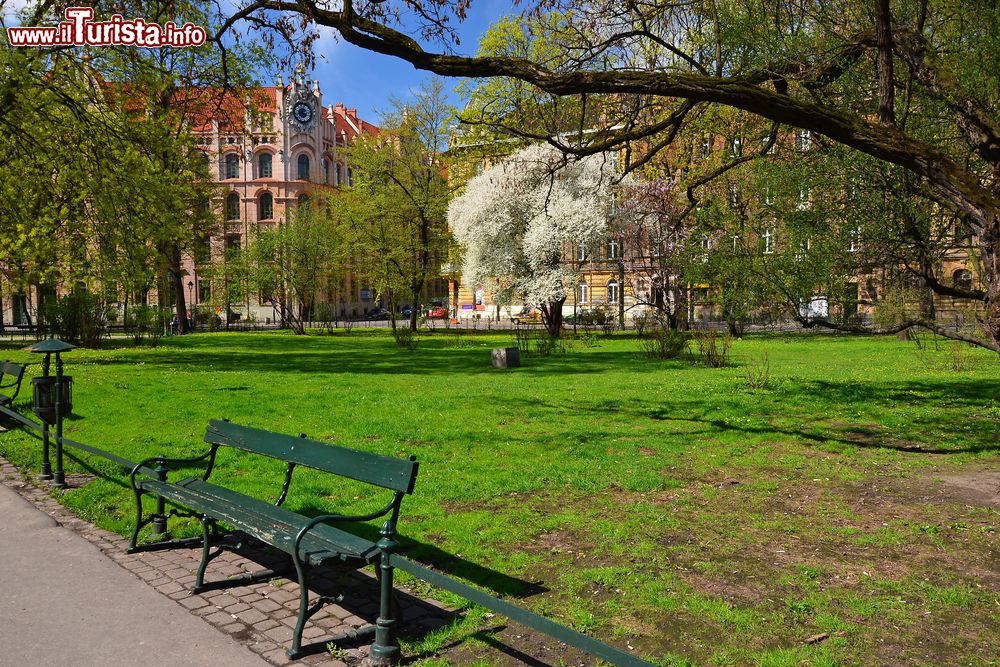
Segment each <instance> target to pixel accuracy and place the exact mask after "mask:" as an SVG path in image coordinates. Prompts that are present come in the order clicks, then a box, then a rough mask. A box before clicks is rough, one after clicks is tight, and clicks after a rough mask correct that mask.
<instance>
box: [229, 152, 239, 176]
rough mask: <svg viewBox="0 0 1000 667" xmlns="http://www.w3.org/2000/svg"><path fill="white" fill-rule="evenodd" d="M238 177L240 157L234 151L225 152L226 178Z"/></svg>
mask: <svg viewBox="0 0 1000 667" xmlns="http://www.w3.org/2000/svg"><path fill="white" fill-rule="evenodd" d="M239 177H240V159H239V158H238V157H236V153H228V154H226V178H239Z"/></svg>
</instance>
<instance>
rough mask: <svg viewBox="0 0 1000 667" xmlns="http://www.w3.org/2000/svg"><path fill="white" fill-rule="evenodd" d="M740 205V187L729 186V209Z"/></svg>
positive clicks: (732, 184)
mask: <svg viewBox="0 0 1000 667" xmlns="http://www.w3.org/2000/svg"><path fill="white" fill-rule="evenodd" d="M739 205H740V186H738V185H736V184H735V183H731V184H730V185H729V208H737V207H738V206H739Z"/></svg>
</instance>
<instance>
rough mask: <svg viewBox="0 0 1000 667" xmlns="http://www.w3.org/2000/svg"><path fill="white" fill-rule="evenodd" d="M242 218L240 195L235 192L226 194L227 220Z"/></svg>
mask: <svg viewBox="0 0 1000 667" xmlns="http://www.w3.org/2000/svg"><path fill="white" fill-rule="evenodd" d="M239 219H240V196H239V195H238V194H236V193H235V192H230V193H229V194H228V195H226V220H239Z"/></svg>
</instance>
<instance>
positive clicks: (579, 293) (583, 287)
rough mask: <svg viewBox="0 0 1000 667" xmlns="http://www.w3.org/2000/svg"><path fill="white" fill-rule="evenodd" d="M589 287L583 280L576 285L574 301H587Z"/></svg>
mask: <svg viewBox="0 0 1000 667" xmlns="http://www.w3.org/2000/svg"><path fill="white" fill-rule="evenodd" d="M588 292H589V289H588V288H587V282H586V281H583V282H581V283H580V284H579V285H577V286H576V302H577V303H587V302H588V299H589V298H590V295H589V294H588Z"/></svg>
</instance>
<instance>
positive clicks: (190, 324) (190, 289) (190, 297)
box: [188, 280, 194, 330]
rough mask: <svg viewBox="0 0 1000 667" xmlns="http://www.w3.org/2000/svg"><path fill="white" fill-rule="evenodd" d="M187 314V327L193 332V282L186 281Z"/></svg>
mask: <svg viewBox="0 0 1000 667" xmlns="http://www.w3.org/2000/svg"><path fill="white" fill-rule="evenodd" d="M188 312H189V313H190V314H191V316H190V317H189V318H188V327H190V328H191V330H194V281H193V280H189V281H188Z"/></svg>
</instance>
